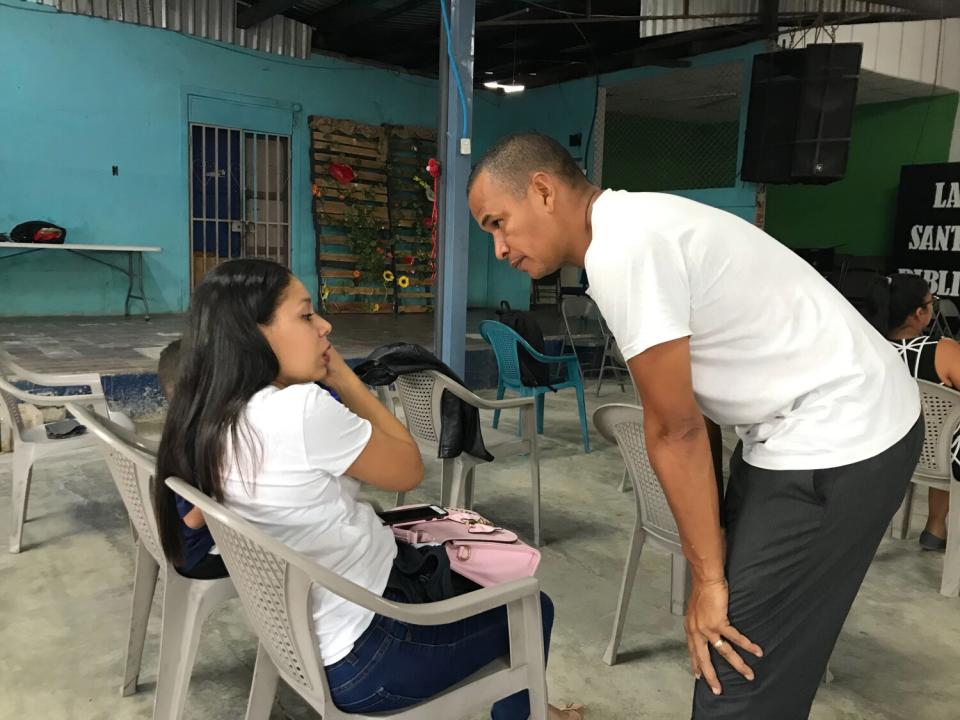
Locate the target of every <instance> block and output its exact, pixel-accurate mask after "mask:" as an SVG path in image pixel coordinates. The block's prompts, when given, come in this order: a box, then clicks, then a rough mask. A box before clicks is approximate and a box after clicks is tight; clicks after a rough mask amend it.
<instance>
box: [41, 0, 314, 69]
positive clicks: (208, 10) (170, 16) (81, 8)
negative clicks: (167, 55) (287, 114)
mask: <svg viewBox="0 0 960 720" xmlns="http://www.w3.org/2000/svg"><path fill="white" fill-rule="evenodd" d="M36 1H37V2H39V3H41V4H43V5H50V6H52V7H55V8H57V9H58V10H61V11H63V12H67V13H73V14H75V15H89V16H90V17H98V18H104V19H106V20H117V21H119V22H126V23H132V24H134V25H146V26H147V27H154V28H162V29H164V30H173V31H174V32H180V33H184V34H186V35H194V36H196V37H202V38H207V39H209V40H219V41H221V42H225V43H230V44H232V45H239V46H241V47H245V48H249V49H251V50H261V51H263V52H268V53H274V54H276V55H286V56H289V57H296V58H301V59H306V58H308V57H310V52H311V45H312V38H313V28H312V27H310V26H309V25H305V24H303V23H299V22H297V21H295V20H291V19H290V18H286V17H284V16H283V15H275V16H274V17H272V18H270V19H269V20H267V21H265V22H263V23H261V24H260V25H257V26H256V27H253V28H250V29H249V30H242V29H240V28H238V27H237V3H236V0H36Z"/></svg>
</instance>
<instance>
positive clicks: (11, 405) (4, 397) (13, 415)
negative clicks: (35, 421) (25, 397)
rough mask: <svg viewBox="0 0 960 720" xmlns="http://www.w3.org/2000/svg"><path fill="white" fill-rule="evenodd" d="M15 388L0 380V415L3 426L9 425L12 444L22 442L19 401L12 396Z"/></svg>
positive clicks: (21, 416) (21, 420) (21, 419)
mask: <svg viewBox="0 0 960 720" xmlns="http://www.w3.org/2000/svg"><path fill="white" fill-rule="evenodd" d="M13 390H16V388H15V387H14V386H13V385H11V384H10V383H8V382H7V381H6V380H4V379H3V378H0V415H2V417H3V423H4V425H9V426H10V429H11V431H12V432H13V441H14V443H19V442H23V440H22V438H23V430H24V428H23V415H21V414H20V401H19V400H17V398H16V397H14V395H13V392H12V391H13Z"/></svg>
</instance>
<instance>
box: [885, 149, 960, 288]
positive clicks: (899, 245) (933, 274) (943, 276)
mask: <svg viewBox="0 0 960 720" xmlns="http://www.w3.org/2000/svg"><path fill="white" fill-rule="evenodd" d="M893 261H894V265H895V266H896V268H897V270H898V272H908V273H913V274H915V275H920V276H922V277H923V278H924V279H925V280H926V281H927V282H928V283H930V290H931V292H933V293H934V294H936V295H940V296H943V297H960V163H943V164H937V165H905V166H904V167H903V168H901V170H900V194H899V198H898V202H897V224H896V230H895V234H894V240H893Z"/></svg>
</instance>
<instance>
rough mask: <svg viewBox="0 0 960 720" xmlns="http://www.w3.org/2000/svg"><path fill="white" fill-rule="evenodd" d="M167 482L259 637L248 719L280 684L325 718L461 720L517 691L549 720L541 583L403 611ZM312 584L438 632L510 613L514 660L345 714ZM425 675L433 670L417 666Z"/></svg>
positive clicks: (258, 715) (265, 709)
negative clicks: (198, 516) (323, 648)
mask: <svg viewBox="0 0 960 720" xmlns="http://www.w3.org/2000/svg"><path fill="white" fill-rule="evenodd" d="M166 482H167V485H168V486H169V487H170V488H171V489H172V490H173V491H174V492H175V493H177V494H178V495H180V496H182V497H183V498H185V499H186V500H187V501H188V502H190V503H192V504H193V505H194V506H195V507H198V508H200V510H201V511H202V512H203V514H204V516H205V517H206V519H207V525H208V526H209V528H210V532H212V533H213V537H214V539H215V540H216V542H217V547H218V548H220V552H221V553H222V554H223V559H224V561H225V562H226V564H227V568H229V570H230V575H231V577H233V579H234V582H235V583H236V586H237V592H238V593H239V595H240V601H241V603H243V607H244V609H245V610H246V613H247V619H248V621H249V622H250V625H251V626H252V627H253V629H254V631H255V632H256V634H257V637H258V638H259V640H260V646H259V648H258V649H257V663H256V667H255V669H254V672H253V685H252V687H251V688H250V701H249V704H248V706H247V714H246V720H266V719H267V718H268V717H269V716H270V711H271V708H272V707H273V701H274V697H275V696H276V692H277V685H278V682H279V680H280V679H283V681H284V682H286V683H287V684H288V685H289V686H290V687H291V688H292V689H293V690H294V691H295V692H296V693H298V694H299V695H300V696H301V697H302V698H303V699H304V700H306V702H307V703H309V704H310V706H311V707H312V708H313V709H314V710H316V711H317V712H318V713H320V714H321V715H322V716H323V719H324V720H347V718H371V719H372V718H373V717H376V718H390V719H391V720H465V719H466V718H471V717H474V716H475V715H477V714H479V713H482V712H483V711H485V710H487V709H488V708H489V707H490V705H492V704H493V703H494V702H495V701H497V700H500V699H502V698H505V697H508V696H510V695H512V694H513V693H515V692H519V691H521V690H528V691H529V693H530V717H531V718H532V719H533V720H545V719H546V717H547V710H546V707H547V685H546V675H545V663H544V653H543V627H542V625H541V617H540V583H539V582H538V581H537V580H536V578H524V579H522V580H515V581H513V582H510V583H505V584H503V585H498V586H496V587H489V588H483V589H482V590H477V591H475V592H471V593H468V594H466V595H461V596H459V597H456V598H453V599H451V600H444V601H442V602H435V603H427V604H423V605H407V604H401V603H395V602H392V601H390V600H385V599H384V598H382V597H380V596H378V595H375V594H374V593H371V592H369V591H368V590H366V589H364V588H362V587H360V586H359V585H355V584H354V583H352V582H350V581H349V580H345V579H344V578H342V577H340V576H339V575H337V574H335V573H333V572H331V571H330V570H327V569H326V568H323V567H321V566H320V565H317V564H316V563H314V562H313V561H311V560H310V559H309V558H307V557H305V556H304V555H301V554H300V553H298V552H296V551H295V550H292V549H291V548H289V547H287V546H286V545H284V544H282V543H280V542H278V541H277V540H276V539H274V538H272V537H270V536H269V535H267V534H266V533H264V532H263V531H261V530H259V529H258V528H256V527H254V526H253V525H251V524H250V523H248V522H246V521H245V520H243V519H241V518H240V517H239V516H237V515H236V514H235V513H233V512H232V511H230V510H228V509H227V508H225V507H223V506H222V505H220V504H219V503H216V502H214V501H213V500H212V499H210V498H208V497H207V496H206V495H204V494H202V493H200V492H199V491H197V490H196V489H194V488H192V487H190V486H189V485H187V484H186V483H185V482H184V481H183V480H180V479H178V478H168V479H167V481H166ZM314 583H316V584H317V585H321V586H322V587H324V588H325V589H326V590H329V591H330V592H332V593H334V594H335V595H337V596H339V597H341V598H343V599H345V600H347V601H349V602H351V603H354V604H355V605H359V606H360V607H364V608H367V609H368V610H372V611H373V612H375V613H378V614H380V615H384V616H386V617H390V618H393V619H395V620H399V621H401V622H405V623H410V624H413V625H442V624H446V623H451V622H456V621H457V620H462V619H464V618H468V617H472V616H474V615H478V614H480V613H482V612H486V611H487V610H491V609H493V608H496V607H501V606H504V605H505V606H506V607H507V617H508V619H509V620H508V622H509V633H510V656H509V658H503V659H501V660H498V661H495V662H493V663H491V664H490V665H488V666H486V667H485V668H483V669H482V670H480V671H479V672H478V673H476V674H474V675H473V676H472V677H470V678H468V679H467V680H465V681H464V682H463V683H461V684H459V685H457V686H456V687H454V688H451V689H450V690H448V691H446V692H444V693H442V694H441V695H438V696H436V697H434V698H431V699H429V700H426V701H424V702H423V703H420V704H418V705H416V706H414V707H411V708H407V709H405V710H401V711H397V712H394V713H389V714H387V713H377V714H376V715H375V716H373V715H348V714H346V713H344V712H342V711H341V710H340V709H338V708H337V707H336V705H334V703H333V701H332V700H331V698H330V688H329V686H328V684H327V674H326V672H325V671H324V668H323V661H322V659H321V656H320V648H319V647H318V644H317V637H316V635H315V634H314V624H313V618H312V607H311V600H310V589H311V587H312V585H313V584H314ZM423 671H424V672H430V668H428V667H425V668H423Z"/></svg>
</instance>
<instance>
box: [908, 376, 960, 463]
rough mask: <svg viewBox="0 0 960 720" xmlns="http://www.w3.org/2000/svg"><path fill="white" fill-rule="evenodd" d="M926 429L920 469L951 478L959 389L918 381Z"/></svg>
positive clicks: (959, 417)
mask: <svg viewBox="0 0 960 720" xmlns="http://www.w3.org/2000/svg"><path fill="white" fill-rule="evenodd" d="M917 385H918V386H919V387H920V403H921V405H922V406H923V422H924V424H925V425H926V430H925V432H924V436H923V449H922V450H921V451H920V461H919V462H918V463H917V472H918V473H919V474H922V475H924V476H926V477H931V478H936V479H940V480H945V481H946V480H950V478H951V467H950V466H951V462H952V455H951V450H950V446H951V443H952V442H953V433H954V431H956V429H957V425H958V424H960V392H957V391H956V390H953V389H951V388H948V387H944V386H943V385H937V384H935V383H931V382H927V381H926V380H917Z"/></svg>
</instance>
